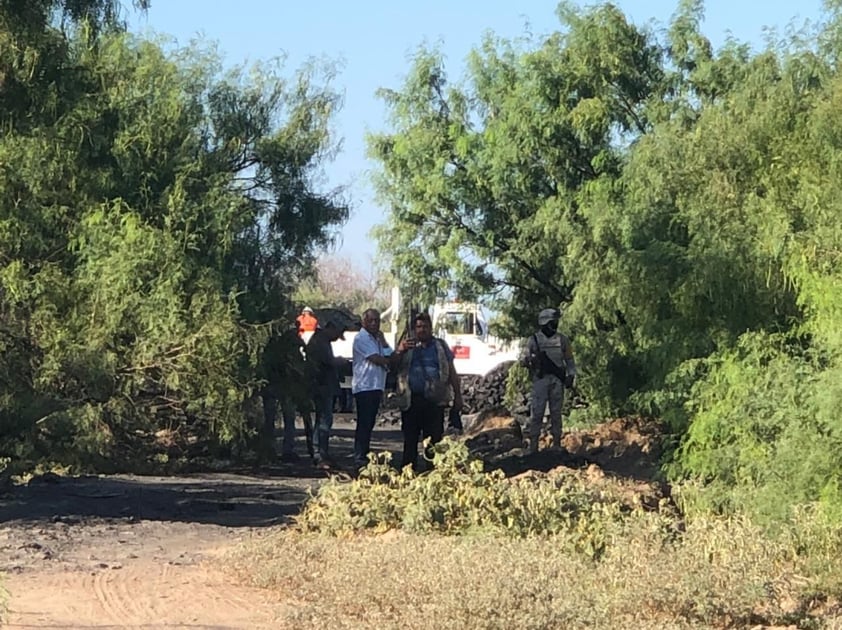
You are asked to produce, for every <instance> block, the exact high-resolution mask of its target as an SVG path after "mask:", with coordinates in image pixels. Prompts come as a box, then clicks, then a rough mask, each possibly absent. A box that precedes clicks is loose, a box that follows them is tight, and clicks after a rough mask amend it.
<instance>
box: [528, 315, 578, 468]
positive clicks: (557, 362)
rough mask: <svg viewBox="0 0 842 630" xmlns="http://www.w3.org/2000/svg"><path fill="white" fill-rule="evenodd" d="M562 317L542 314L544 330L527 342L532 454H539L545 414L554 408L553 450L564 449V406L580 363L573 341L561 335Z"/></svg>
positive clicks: (552, 424) (552, 414)
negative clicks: (562, 435) (567, 392)
mask: <svg viewBox="0 0 842 630" xmlns="http://www.w3.org/2000/svg"><path fill="white" fill-rule="evenodd" d="M560 319H561V315H560V313H559V311H558V310H557V309H554V308H545V309H544V310H543V311H541V312H540V313H539V314H538V326H540V329H539V330H538V331H537V332H536V333H535V334H534V335H532V336H531V337H530V338H529V341H527V342H526V349H525V354H524V356H523V358H522V362H523V364H524V365H526V367H528V368H529V371H530V373H531V374H532V404H531V407H532V413H531V419H530V422H529V452H530V453H537V452H538V440H539V438H540V437H541V427H542V425H543V423H544V411H545V409H546V407H547V405H548V404H549V407H550V433H551V435H552V440H553V442H552V447H553V449H560V448H561V406H562V403H563V402H564V390H565V389H573V387H574V386H575V383H576V361H575V360H574V358H573V348H572V347H571V345H570V340H569V339H568V338H567V337H565V336H564V335H562V334H561V333H560V332H558V322H559V320H560Z"/></svg>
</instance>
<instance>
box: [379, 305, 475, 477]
mask: <svg viewBox="0 0 842 630" xmlns="http://www.w3.org/2000/svg"><path fill="white" fill-rule="evenodd" d="M412 332H413V333H414V335H413V337H409V338H407V339H404V340H403V341H401V343H400V344H399V345H398V352H397V353H396V355H395V359H394V361H395V365H396V366H397V371H398V377H397V399H398V405H399V406H400V409H401V430H402V431H403V436H404V443H403V461H402V463H401V464H402V466H404V467H406V466H412V467H413V469H415V470H417V469H418V438H419V437H422V438H424V439H426V438H430V446H432V445H433V444H436V443H438V442H440V441H441V439H442V437H443V436H444V410H445V408H446V407H447V406H449V405H450V404H451V402H452V404H453V408H454V409H457V410H458V411H461V410H462V406H463V402H462V388H461V383H460V381H459V375H458V374H457V373H456V368H455V367H454V365H453V352H452V351H451V350H450V348H449V347H448V345H447V343H446V342H445V341H444V340H443V339H439V338H438V337H434V336H433V323H432V320H431V319H430V315H429V314H428V313H418V314H417V315H416V316H415V317H414V318H413V322H412ZM427 458H428V459H432V451H431V449H429V448H428V450H427Z"/></svg>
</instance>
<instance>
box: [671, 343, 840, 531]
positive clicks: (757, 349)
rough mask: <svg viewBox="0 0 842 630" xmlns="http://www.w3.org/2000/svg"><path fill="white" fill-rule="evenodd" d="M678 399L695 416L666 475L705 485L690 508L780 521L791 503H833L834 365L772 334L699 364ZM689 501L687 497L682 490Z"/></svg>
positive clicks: (836, 475) (836, 451)
mask: <svg viewBox="0 0 842 630" xmlns="http://www.w3.org/2000/svg"><path fill="white" fill-rule="evenodd" d="M706 363H707V364H708V372H707V375H706V376H705V377H704V378H702V379H700V380H698V381H697V382H696V383H695V384H694V385H693V387H692V388H691V390H690V395H689V397H688V400H687V401H686V403H685V406H686V408H687V411H688V414H689V415H690V417H692V418H693V422H692V424H691V425H690V427H689V430H688V432H687V435H686V438H685V440H684V441H683V443H682V445H681V447H680V449H679V452H678V458H677V464H676V468H675V469H674V470H673V472H674V473H679V474H683V475H687V476H690V477H692V478H694V479H697V480H701V481H704V482H706V485H705V487H704V490H703V491H697V492H695V493H693V494H692V496H693V499H692V503H693V504H694V505H695V506H696V507H695V508H694V509H699V507H698V506H700V505H701V506H706V507H707V508H708V509H715V510H718V511H725V512H729V513H733V512H736V511H739V510H747V511H749V512H750V513H752V514H755V515H758V516H761V517H762V518H763V519H765V520H767V521H776V520H781V519H783V518H785V517H786V515H787V514H788V513H789V512H790V511H791V510H792V506H794V505H799V504H806V503H813V502H827V503H828V504H829V507H830V508H831V509H835V508H833V506H838V505H839V504H838V501H839V498H840V497H839V494H838V488H839V486H840V481H842V477H840V471H842V448H840V447H842V433H840V426H839V421H838V419H839V417H840V416H839V412H840V411H842V390H840V388H839V385H838V382H839V377H840V370H839V367H838V366H836V367H829V366H828V365H827V363H826V360H825V359H823V358H822V357H814V356H811V355H810V354H808V353H804V352H803V351H801V352H799V349H798V348H797V347H794V344H793V343H792V342H787V340H785V339H782V338H780V337H776V336H770V335H759V334H758V335H745V336H743V337H742V338H740V342H739V344H738V345H737V346H736V348H734V349H733V350H730V351H728V352H723V353H721V354H717V355H713V356H712V357H710V358H709V359H707V360H706ZM688 496H690V493H688Z"/></svg>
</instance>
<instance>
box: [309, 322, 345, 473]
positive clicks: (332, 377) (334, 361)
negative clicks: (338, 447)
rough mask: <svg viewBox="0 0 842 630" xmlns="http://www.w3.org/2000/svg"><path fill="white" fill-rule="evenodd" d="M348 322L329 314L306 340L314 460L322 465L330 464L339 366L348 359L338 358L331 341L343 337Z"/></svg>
mask: <svg viewBox="0 0 842 630" xmlns="http://www.w3.org/2000/svg"><path fill="white" fill-rule="evenodd" d="M344 333H345V324H344V322H339V321H337V320H335V319H332V318H328V319H327V320H326V321H325V322H324V324H323V325H322V326H321V327H319V328H317V329H316V332H314V333H313V336H312V337H310V340H309V341H308V342H307V347H306V353H307V365H308V372H309V375H310V383H311V386H312V392H313V405H314V407H315V416H316V421H315V426H314V435H313V446H314V448H315V463H316V465H317V466H320V467H329V466H330V463H331V462H330V458H329V456H328V442H329V441H330V431H331V429H332V428H333V398H334V396H335V395H336V394H337V393H338V392H339V367H340V366H342V365H344V364H345V363H346V362H347V361H346V359H342V358H337V357H335V356H334V354H333V347H332V346H331V345H330V344H331V343H333V342H334V341H336V340H337V339H344V338H345V336H344Z"/></svg>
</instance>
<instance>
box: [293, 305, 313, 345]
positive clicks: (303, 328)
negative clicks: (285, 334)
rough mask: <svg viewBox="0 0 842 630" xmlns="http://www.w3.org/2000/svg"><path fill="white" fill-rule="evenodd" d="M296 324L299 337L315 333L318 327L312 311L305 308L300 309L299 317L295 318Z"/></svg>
mask: <svg viewBox="0 0 842 630" xmlns="http://www.w3.org/2000/svg"><path fill="white" fill-rule="evenodd" d="M295 321H296V322H297V323H298V336H299V337H301V336H302V335H303V334H304V333H306V332H310V333H312V332H315V331H316V328H318V326H319V320H318V319H316V316H315V315H313V309H312V308H310V307H309V306H305V307H304V308H303V309H301V315H299V316H298V317H296V318H295Z"/></svg>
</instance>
